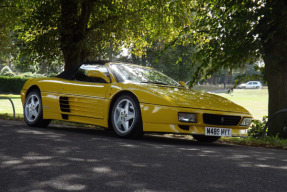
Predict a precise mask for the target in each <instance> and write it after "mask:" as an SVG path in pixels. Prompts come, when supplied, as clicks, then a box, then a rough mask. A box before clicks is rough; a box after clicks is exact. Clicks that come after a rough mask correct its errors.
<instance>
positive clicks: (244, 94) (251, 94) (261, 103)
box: [218, 88, 268, 120]
mask: <svg viewBox="0 0 287 192" xmlns="http://www.w3.org/2000/svg"><path fill="white" fill-rule="evenodd" d="M218 95H220V96H222V97H225V98H227V99H229V100H231V101H233V102H235V103H237V104H239V105H241V106H243V107H245V108H246V109H247V110H248V111H249V112H250V113H251V114H252V116H253V118H254V119H258V120H262V117H263V116H265V115H268V89H266V88H265V89H234V90H233V93H231V94H227V93H220V94H218Z"/></svg>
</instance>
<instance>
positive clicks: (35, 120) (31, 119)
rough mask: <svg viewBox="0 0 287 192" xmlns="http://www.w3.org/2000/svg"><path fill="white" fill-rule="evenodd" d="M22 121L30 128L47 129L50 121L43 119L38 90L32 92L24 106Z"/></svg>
mask: <svg viewBox="0 0 287 192" xmlns="http://www.w3.org/2000/svg"><path fill="white" fill-rule="evenodd" d="M24 120H25V122H26V124H27V125H28V126H30V127H47V126H48V125H49V124H50V122H51V120H49V119H43V109H42V100H41V94H40V91H39V90H36V89H35V90H32V91H31V92H30V93H29V94H28V95H27V96H26V100H25V104H24Z"/></svg>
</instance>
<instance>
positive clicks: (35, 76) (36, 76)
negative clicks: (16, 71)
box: [18, 72, 45, 78]
mask: <svg viewBox="0 0 287 192" xmlns="http://www.w3.org/2000/svg"><path fill="white" fill-rule="evenodd" d="M18 76H19V77H23V78H41V77H45V76H44V75H42V74H37V73H32V72H26V73H21V74H20V75H18Z"/></svg>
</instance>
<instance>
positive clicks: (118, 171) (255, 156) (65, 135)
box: [0, 120, 287, 192]
mask: <svg viewBox="0 0 287 192" xmlns="http://www.w3.org/2000/svg"><path fill="white" fill-rule="evenodd" d="M1 121H2V123H1V125H0V146H1V148H0V177H1V180H0V191H5V192H10V191H11V192H12V191H15V192H16V191H17V192H26V191H41V192H50V191H82V192H84V191H85V192H86V191H190V189H193V191H218V190H222V191H234V190H233V189H237V188H238V189H240V190H238V191H247V190H248V186H247V185H246V183H252V185H253V186H256V187H255V188H254V189H256V190H257V191H270V190H272V187H273V186H272V185H274V184H277V183H284V182H285V178H286V177H287V172H286V170H287V167H286V162H287V154H286V152H285V151H283V150H282V152H280V153H278V150H273V149H261V148H253V147H241V146H236V145H226V144H221V143H214V144H201V143H198V142H196V141H194V140H192V139H187V138H185V137H170V136H158V135H147V136H145V137H144V138H143V139H142V140H129V139H121V138H118V137H117V136H115V135H114V134H113V133H112V132H108V131H104V130H89V129H75V128H58V127H57V128H56V127H54V126H53V125H52V126H51V127H49V128H45V129H41V128H28V127H26V126H23V125H21V124H23V123H22V122H16V124H17V123H19V124H20V125H17V126H18V127H17V128H12V127H11V126H10V127H9V126H7V125H12V124H13V123H11V124H9V123H10V122H14V121H4V120H1ZM8 138H9V140H8ZM266 172H267V173H268V174H266ZM263 173H264V174H263ZM270 175H272V176H270ZM264 181H268V182H264ZM245 185H246V186H245ZM240 187H242V188H240ZM279 187H280V186H279ZM280 189H283V188H280Z"/></svg>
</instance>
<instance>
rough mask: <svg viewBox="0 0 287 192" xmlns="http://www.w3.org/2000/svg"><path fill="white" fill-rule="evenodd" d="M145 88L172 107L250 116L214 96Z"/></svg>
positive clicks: (170, 89)
mask: <svg viewBox="0 0 287 192" xmlns="http://www.w3.org/2000/svg"><path fill="white" fill-rule="evenodd" d="M143 88H144V89H149V90H150V92H152V93H157V94H158V96H159V97H161V98H162V99H164V100H166V101H167V103H170V105H171V106H178V107H188V108H195V109H206V110H216V111H229V112H239V113H248V114H249V112H248V111H247V110H246V109H244V108H243V107H241V106H239V105H237V104H235V103H233V102H232V101H230V100H228V99H226V98H224V97H221V96H218V95H214V94H209V93H202V92H198V91H194V90H190V89H184V88H175V87H166V86H158V85H144V86H143ZM152 103H154V104H160V103H156V101H155V102H152Z"/></svg>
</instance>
